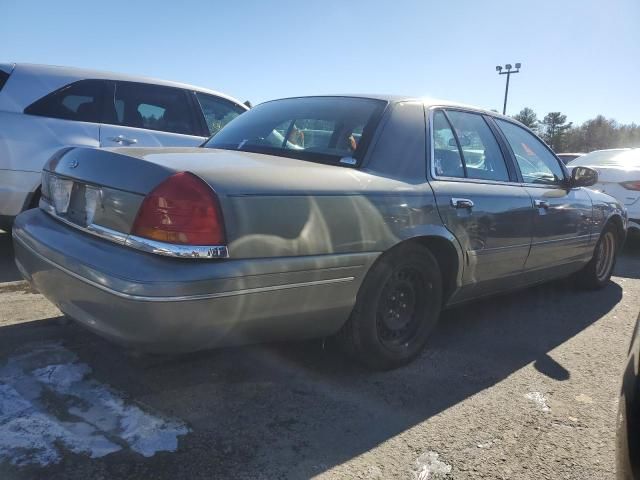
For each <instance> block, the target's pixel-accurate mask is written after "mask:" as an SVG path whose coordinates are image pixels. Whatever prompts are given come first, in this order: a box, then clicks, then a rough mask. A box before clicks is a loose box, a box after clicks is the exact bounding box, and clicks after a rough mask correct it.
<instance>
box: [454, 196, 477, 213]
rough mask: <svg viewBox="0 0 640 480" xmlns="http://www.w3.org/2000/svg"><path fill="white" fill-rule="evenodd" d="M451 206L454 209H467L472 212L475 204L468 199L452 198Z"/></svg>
mask: <svg viewBox="0 0 640 480" xmlns="http://www.w3.org/2000/svg"><path fill="white" fill-rule="evenodd" d="M451 206H452V207H453V208H467V209H469V210H471V209H472V208H473V202H472V201H471V200H469V199H468V198H452V199H451Z"/></svg>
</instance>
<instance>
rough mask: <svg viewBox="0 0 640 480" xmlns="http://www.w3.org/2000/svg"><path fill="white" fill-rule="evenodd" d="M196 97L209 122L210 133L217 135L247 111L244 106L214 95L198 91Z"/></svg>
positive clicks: (206, 120) (205, 118)
mask: <svg viewBox="0 0 640 480" xmlns="http://www.w3.org/2000/svg"><path fill="white" fill-rule="evenodd" d="M196 98H197V99H198V103H199V105H200V108H201V109H202V114H203V115H204V120H205V122H206V123H207V129H208V131H209V135H215V134H216V133H218V130H220V129H221V128H222V127H224V126H225V125H226V124H227V123H229V122H230V121H231V120H233V119H234V118H236V117H237V116H238V115H240V114H241V113H244V112H245V109H244V108H242V107H239V106H238V105H235V104H233V103H231V102H229V101H227V100H225V99H223V98H219V97H216V96H214V95H208V94H206V93H201V92H196Z"/></svg>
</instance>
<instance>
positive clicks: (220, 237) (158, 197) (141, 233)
mask: <svg viewBox="0 0 640 480" xmlns="http://www.w3.org/2000/svg"><path fill="white" fill-rule="evenodd" d="M131 234H132V235H135V236H137V237H142V238H147V239H150V240H155V241H157V242H164V243H172V244H177V245H194V246H198V245H207V246H212V245H224V244H225V243H226V238H225V232H224V222H223V219H222V212H221V209H220V204H219V202H218V198H217V196H216V194H215V193H214V191H213V190H212V189H211V187H209V185H207V184H206V183H205V182H204V181H202V180H201V179H200V178H198V177H197V176H195V175H194V174H192V173H189V172H180V173H176V174H174V175H172V176H171V177H169V178H167V179H166V180H165V181H163V182H162V183H161V184H160V185H158V186H157V187H156V188H154V189H153V190H152V191H151V193H149V194H148V195H147V196H146V197H145V199H144V200H143V202H142V205H141V206H140V209H139V210H138V214H137V216H136V220H135V222H134V224H133V229H132V230H131Z"/></svg>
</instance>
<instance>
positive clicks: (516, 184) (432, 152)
mask: <svg viewBox="0 0 640 480" xmlns="http://www.w3.org/2000/svg"><path fill="white" fill-rule="evenodd" d="M448 108H449V109H451V110H456V111H459V112H463V113H473V114H476V115H487V113H486V112H484V113H483V112H480V111H475V110H471V109H470V110H465V109H462V108H455V107H447V106H441V105H432V106H431V107H429V109H428V113H429V117H428V119H427V128H428V130H429V135H428V138H429V159H428V162H429V174H430V175H431V178H432V179H433V180H440V181H443V182H463V183H478V184H481V185H511V186H514V187H521V186H523V185H522V183H520V182H513V181H511V180H509V181H505V180H488V179H482V178H468V177H447V176H445V175H437V174H436V170H435V165H434V162H433V159H434V157H435V154H436V152H435V142H434V138H433V116H434V115H435V113H436V112H437V111H439V110H446V109H448ZM497 141H498V140H497V139H496V142H497ZM506 161H507V159H505V162H506Z"/></svg>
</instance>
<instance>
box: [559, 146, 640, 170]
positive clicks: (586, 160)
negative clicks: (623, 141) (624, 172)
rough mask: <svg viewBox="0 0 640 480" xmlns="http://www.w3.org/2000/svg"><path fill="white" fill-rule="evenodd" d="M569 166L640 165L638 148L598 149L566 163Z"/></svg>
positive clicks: (639, 150)
mask: <svg viewBox="0 0 640 480" xmlns="http://www.w3.org/2000/svg"><path fill="white" fill-rule="evenodd" d="M567 165H568V166H570V167H575V166H578V165H580V166H583V167H640V149H633V150H630V149H626V148H617V149H611V150H598V151H595V152H591V153H588V154H586V155H583V156H582V157H578V158H576V159H574V160H571V161H570V162H569V163H567Z"/></svg>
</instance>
